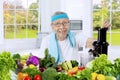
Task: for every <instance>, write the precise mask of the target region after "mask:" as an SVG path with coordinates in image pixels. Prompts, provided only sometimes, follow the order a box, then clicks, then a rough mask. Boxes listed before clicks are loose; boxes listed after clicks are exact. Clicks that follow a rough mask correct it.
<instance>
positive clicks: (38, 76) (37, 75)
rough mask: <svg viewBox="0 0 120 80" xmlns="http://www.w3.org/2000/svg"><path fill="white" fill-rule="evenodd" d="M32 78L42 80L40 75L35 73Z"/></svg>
mask: <svg viewBox="0 0 120 80" xmlns="http://www.w3.org/2000/svg"><path fill="white" fill-rule="evenodd" d="M34 80H42V77H41V76H40V75H39V74H36V75H35V76H34Z"/></svg>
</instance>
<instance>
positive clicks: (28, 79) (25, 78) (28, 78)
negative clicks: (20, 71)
mask: <svg viewBox="0 0 120 80" xmlns="http://www.w3.org/2000/svg"><path fill="white" fill-rule="evenodd" d="M23 80H32V79H31V78H30V77H29V76H25V77H24V78H23Z"/></svg>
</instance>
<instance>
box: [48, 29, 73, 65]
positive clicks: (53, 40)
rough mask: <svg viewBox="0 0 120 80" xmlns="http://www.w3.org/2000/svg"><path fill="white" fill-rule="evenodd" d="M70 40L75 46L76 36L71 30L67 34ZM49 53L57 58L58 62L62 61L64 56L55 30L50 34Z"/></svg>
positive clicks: (71, 44)
mask: <svg viewBox="0 0 120 80" xmlns="http://www.w3.org/2000/svg"><path fill="white" fill-rule="evenodd" d="M67 38H68V40H69V42H70V46H71V47H74V46H75V36H74V33H72V32H71V31H68V36H67ZM48 50H49V54H50V55H51V56H52V57H54V58H55V61H56V62H57V63H58V62H62V61H63V58H62V54H61V51H60V48H59V45H58V39H57V37H56V34H55V32H53V33H51V34H50V45H49V48H48Z"/></svg>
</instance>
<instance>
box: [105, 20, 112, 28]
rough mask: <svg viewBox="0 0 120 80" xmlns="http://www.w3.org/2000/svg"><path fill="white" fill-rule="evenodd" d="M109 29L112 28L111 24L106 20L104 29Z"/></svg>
mask: <svg viewBox="0 0 120 80" xmlns="http://www.w3.org/2000/svg"><path fill="white" fill-rule="evenodd" d="M109 27H111V24H110V23H109V22H108V21H106V20H105V21H104V22H103V28H109Z"/></svg>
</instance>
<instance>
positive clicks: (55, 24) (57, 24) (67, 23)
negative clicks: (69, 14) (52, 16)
mask: <svg viewBox="0 0 120 80" xmlns="http://www.w3.org/2000/svg"><path fill="white" fill-rule="evenodd" d="M52 25H54V26H57V27H60V26H61V25H63V26H68V25H69V22H62V23H52Z"/></svg>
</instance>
